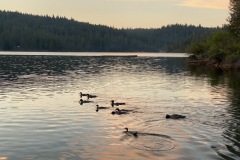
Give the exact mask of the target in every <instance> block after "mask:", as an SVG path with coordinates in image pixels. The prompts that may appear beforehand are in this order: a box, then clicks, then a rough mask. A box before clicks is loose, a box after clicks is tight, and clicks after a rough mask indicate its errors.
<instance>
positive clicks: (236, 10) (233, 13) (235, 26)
mask: <svg viewBox="0 0 240 160" xmlns="http://www.w3.org/2000/svg"><path fill="white" fill-rule="evenodd" d="M229 9H230V17H229V18H228V21H229V23H230V31H231V32H232V33H233V34H234V35H235V36H237V37H238V38H240V1H239V0H230V4H229Z"/></svg>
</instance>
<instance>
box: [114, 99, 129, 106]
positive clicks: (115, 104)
mask: <svg viewBox="0 0 240 160" xmlns="http://www.w3.org/2000/svg"><path fill="white" fill-rule="evenodd" d="M125 104H126V103H119V102H115V103H114V100H112V101H111V106H112V107H113V106H119V105H125Z"/></svg>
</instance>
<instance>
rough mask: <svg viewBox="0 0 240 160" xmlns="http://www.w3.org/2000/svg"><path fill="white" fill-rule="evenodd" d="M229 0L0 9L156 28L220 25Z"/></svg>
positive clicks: (38, 2) (25, 0)
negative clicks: (172, 25) (186, 25)
mask: <svg viewBox="0 0 240 160" xmlns="http://www.w3.org/2000/svg"><path fill="white" fill-rule="evenodd" d="M228 4H229V1H228V0H0V10H7V11H19V12H23V13H31V14H37V15H46V14H48V15H51V16H52V15H55V16H57V15H59V16H65V17H67V18H73V19H75V20H77V21H83V22H89V23H92V24H102V25H107V26H112V27H116V28H159V27H161V26H163V25H168V24H176V23H180V24H185V23H186V24H194V25H199V24H201V25H202V26H206V27H211V26H213V27H215V26H222V24H225V23H227V21H226V19H227V17H228V15H229V10H228Z"/></svg>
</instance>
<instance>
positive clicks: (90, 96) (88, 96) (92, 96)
mask: <svg viewBox="0 0 240 160" xmlns="http://www.w3.org/2000/svg"><path fill="white" fill-rule="evenodd" d="M96 97H97V96H95V95H91V94H87V99H89V98H96Z"/></svg>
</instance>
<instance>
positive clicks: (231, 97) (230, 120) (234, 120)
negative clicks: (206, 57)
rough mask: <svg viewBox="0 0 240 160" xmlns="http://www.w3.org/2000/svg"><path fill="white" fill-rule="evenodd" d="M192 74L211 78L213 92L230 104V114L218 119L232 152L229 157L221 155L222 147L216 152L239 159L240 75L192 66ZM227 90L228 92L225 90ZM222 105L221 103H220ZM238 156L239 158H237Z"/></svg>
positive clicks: (225, 141)
mask: <svg viewBox="0 0 240 160" xmlns="http://www.w3.org/2000/svg"><path fill="white" fill-rule="evenodd" d="M190 71H191V74H192V75H194V76H197V77H199V76H200V77H206V76H207V77H209V80H208V81H209V83H210V85H211V86H213V92H218V93H219V94H220V95H221V96H220V97H218V99H219V100H220V101H222V100H223V98H222V97H226V98H227V99H228V101H224V103H226V102H229V104H228V107H227V108H226V109H225V110H226V111H227V113H228V114H222V115H221V117H216V118H218V119H223V120H222V121H219V123H221V122H222V123H223V124H218V125H219V126H224V131H223V137H225V138H226V139H225V140H224V145H225V147H226V148H227V149H228V150H229V151H230V153H233V155H232V154H229V155H226V154H222V153H221V147H219V148H217V147H216V146H215V148H214V149H215V150H216V151H217V153H218V154H219V155H220V156H221V157H223V158H224V159H232V158H233V159H238V158H239V156H240V127H239V126H240V83H239V81H240V73H239V72H234V71H230V72H229V71H223V70H221V69H213V68H212V69H210V70H209V68H206V67H199V66H191V67H190ZM226 88H227V90H225V89H226ZM218 105H221V103H218ZM236 155H237V156H236Z"/></svg>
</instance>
